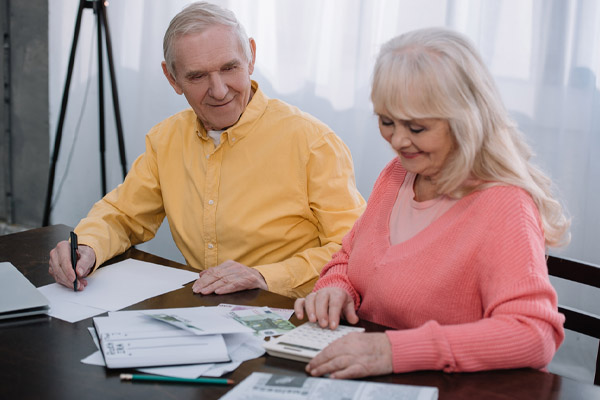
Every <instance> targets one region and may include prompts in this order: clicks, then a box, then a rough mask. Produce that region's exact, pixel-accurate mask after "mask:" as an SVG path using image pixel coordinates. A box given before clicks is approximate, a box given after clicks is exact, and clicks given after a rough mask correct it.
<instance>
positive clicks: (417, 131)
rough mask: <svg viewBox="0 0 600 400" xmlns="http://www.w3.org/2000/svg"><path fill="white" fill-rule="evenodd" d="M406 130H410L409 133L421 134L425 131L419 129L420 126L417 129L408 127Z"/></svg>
mask: <svg viewBox="0 0 600 400" xmlns="http://www.w3.org/2000/svg"><path fill="white" fill-rule="evenodd" d="M408 129H410V131H411V132H412V133H421V132H423V131H424V130H425V128H421V127H420V126H419V127H415V126H410V127H409V128H408Z"/></svg>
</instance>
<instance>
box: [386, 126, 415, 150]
mask: <svg viewBox="0 0 600 400" xmlns="http://www.w3.org/2000/svg"><path fill="white" fill-rule="evenodd" d="M390 144H391V145H392V147H393V148H394V150H400V149H404V148H406V147H409V146H410V145H411V141H410V138H409V137H408V134H407V132H406V129H404V128H403V127H396V128H394V133H393V134H392V140H391V141H390Z"/></svg>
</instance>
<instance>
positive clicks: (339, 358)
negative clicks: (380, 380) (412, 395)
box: [306, 333, 392, 379]
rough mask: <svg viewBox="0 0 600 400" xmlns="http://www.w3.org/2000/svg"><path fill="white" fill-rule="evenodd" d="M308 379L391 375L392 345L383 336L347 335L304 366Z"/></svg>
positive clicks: (379, 334) (378, 334)
mask: <svg viewBox="0 0 600 400" xmlns="http://www.w3.org/2000/svg"><path fill="white" fill-rule="evenodd" d="M306 372H307V373H309V374H310V375H312V376H321V375H325V374H329V377H330V378H334V379H353V378H361V377H364V376H373V375H385V374H390V373H392V345H391V344H390V341H389V339H388V337H387V335H386V334H385V333H349V334H347V335H346V336H343V337H342V338H340V339H338V340H336V341H335V342H333V343H331V344H330V345H329V346H327V347H326V348H325V349H323V351H321V352H320V353H319V354H317V355H316V356H315V358H313V359H312V361H311V362H310V363H308V365H307V366H306Z"/></svg>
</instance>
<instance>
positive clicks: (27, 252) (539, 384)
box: [0, 225, 600, 400]
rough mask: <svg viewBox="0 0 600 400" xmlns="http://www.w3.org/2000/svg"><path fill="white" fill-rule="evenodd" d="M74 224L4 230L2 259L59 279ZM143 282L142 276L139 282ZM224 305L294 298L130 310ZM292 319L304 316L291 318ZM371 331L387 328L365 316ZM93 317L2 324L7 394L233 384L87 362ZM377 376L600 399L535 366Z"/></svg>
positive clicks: (99, 395)
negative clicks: (131, 374) (58, 257)
mask: <svg viewBox="0 0 600 400" xmlns="http://www.w3.org/2000/svg"><path fill="white" fill-rule="evenodd" d="M69 230H70V228H69V227H68V226H65V225H55V226H51V227H46V228H40V229H33V230H30V231H26V232H20V233H14V234H10V235H4V236H0V261H10V262H11V263H12V264H13V265H14V266H15V267H17V268H18V269H19V270H20V271H21V272H22V273H23V274H24V275H25V276H26V277H27V278H28V279H29V280H30V281H31V282H32V283H33V284H34V285H36V286H42V285H45V284H48V283H52V282H53V278H52V277H50V276H49V275H48V258H49V256H48V253H49V252H50V249H52V248H53V247H54V246H55V245H56V243H57V242H59V241H60V240H64V239H66V238H67V237H68V232H69ZM125 258H134V259H138V260H143V261H149V262H154V263H157V264H163V265H168V266H172V267H178V268H186V267H185V266H183V265H181V264H179V263H176V262H173V261H169V260H166V259H164V258H161V257H157V256H153V255H151V254H148V253H145V252H142V251H139V250H136V249H130V250H128V251H127V252H125V253H124V254H123V255H121V256H118V257H116V258H115V259H113V260H111V262H115V261H119V260H122V259H125ZM140 284H143V282H140ZM220 303H231V304H247V305H254V306H271V307H281V308H292V307H293V300H292V299H289V298H286V297H283V296H279V295H276V294H273V293H269V292H266V291H261V290H249V291H245V292H240V293H235V294H231V295H220V296H218V295H210V296H200V295H194V294H193V293H192V290H191V283H190V284H188V285H186V286H185V287H184V288H182V289H179V290H176V291H173V292H170V293H167V294H164V295H161V296H157V297H154V298H151V299H148V300H146V301H143V302H141V303H138V304H136V305H134V306H132V307H130V308H129V309H145V308H146V309H149V308H168V307H187V306H215V305H218V304H220ZM291 322H292V323H294V324H298V323H299V321H298V320H297V319H296V318H295V317H292V319H291ZM362 324H363V325H362V326H364V327H365V328H367V330H370V331H373V330H375V331H376V330H382V329H383V328H382V327H379V326H377V325H374V324H370V323H366V322H362ZM91 325H92V323H91V319H86V320H83V321H80V322H77V323H74V324H71V323H68V322H64V321H62V320H59V319H54V318H50V317H43V318H32V319H31V318H30V319H22V320H17V321H6V322H4V323H2V324H0V399H63V400H68V399H76V400H83V399H85V400H88V399H121V398H122V399H144V400H151V399H192V398H193V399H200V398H202V399H216V398H219V397H220V396H222V395H223V394H224V393H225V392H227V390H229V389H230V387H222V386H220V387H219V386H209V385H206V386H200V385H186V384H157V383H139V382H136V383H131V382H121V381H120V379H119V373H120V372H122V371H113V370H108V369H106V368H104V367H98V366H92V365H86V364H82V363H81V361H80V360H81V359H83V358H85V357H86V356H88V355H90V354H92V353H93V352H94V351H95V350H96V348H95V346H94V344H93V342H92V340H91V337H90V335H89V333H88V332H87V328H88V327H90V326H91ZM304 365H305V364H304V363H300V362H296V361H289V360H284V359H280V358H276V357H270V356H268V355H265V356H263V357H260V358H257V359H254V360H251V361H247V362H245V363H243V364H242V365H241V366H240V367H239V368H238V369H237V370H235V371H234V372H232V373H230V374H227V375H225V376H226V377H227V378H231V379H234V380H235V381H236V382H241V381H242V380H243V379H244V378H245V377H247V376H248V375H250V374H251V373H252V372H254V371H262V372H268V373H279V374H287V375H304ZM370 380H373V381H377V382H387V383H402V384H412V385H426V386H437V387H438V388H439V393H440V399H536V400H537V399H600V387H598V386H594V385H591V384H586V383H581V382H577V381H574V380H572V379H568V378H564V377H560V376H558V375H554V374H551V373H545V372H540V371H537V370H531V369H519V370H504V371H488V372H480V373H457V374H448V373H443V372H438V371H424V372H415V373H408V374H398V375H386V376H381V377H376V378H371V379H370Z"/></svg>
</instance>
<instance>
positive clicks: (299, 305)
mask: <svg viewBox="0 0 600 400" xmlns="http://www.w3.org/2000/svg"><path fill="white" fill-rule="evenodd" d="M305 302H306V300H305V299H296V301H295V302H294V313H295V314H296V318H298V319H304V303H305Z"/></svg>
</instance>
